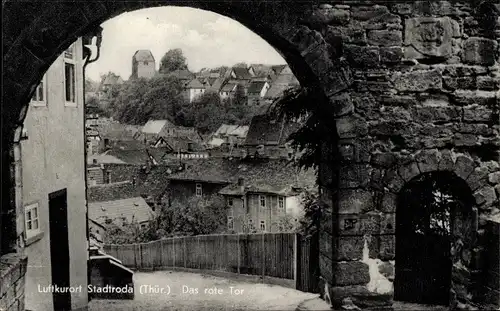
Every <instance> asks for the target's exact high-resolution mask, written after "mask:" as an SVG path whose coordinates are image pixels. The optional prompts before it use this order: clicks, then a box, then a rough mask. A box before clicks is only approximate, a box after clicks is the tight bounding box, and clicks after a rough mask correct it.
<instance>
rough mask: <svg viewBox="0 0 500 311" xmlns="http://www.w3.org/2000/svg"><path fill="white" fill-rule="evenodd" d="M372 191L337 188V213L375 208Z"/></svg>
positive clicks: (349, 212) (366, 210)
mask: <svg viewBox="0 0 500 311" xmlns="http://www.w3.org/2000/svg"><path fill="white" fill-rule="evenodd" d="M373 195H374V194H373V193H372V192H370V191H365V190H361V189H356V190H352V189H349V190H347V189H346V190H344V189H340V190H339V196H338V200H339V203H338V204H339V211H338V213H339V214H359V213H366V212H369V211H372V210H374V209H375V206H374V201H373Z"/></svg>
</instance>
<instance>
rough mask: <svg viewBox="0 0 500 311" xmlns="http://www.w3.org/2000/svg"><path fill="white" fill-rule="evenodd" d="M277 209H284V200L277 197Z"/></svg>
mask: <svg viewBox="0 0 500 311" xmlns="http://www.w3.org/2000/svg"><path fill="white" fill-rule="evenodd" d="M278 208H279V209H280V210H283V209H285V198H284V197H278Z"/></svg>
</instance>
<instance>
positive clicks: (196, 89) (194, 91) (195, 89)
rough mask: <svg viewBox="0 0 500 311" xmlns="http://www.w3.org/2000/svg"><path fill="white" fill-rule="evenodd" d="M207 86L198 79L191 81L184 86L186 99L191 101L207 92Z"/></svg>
mask: <svg viewBox="0 0 500 311" xmlns="http://www.w3.org/2000/svg"><path fill="white" fill-rule="evenodd" d="M205 90H206V87H205V85H204V84H203V83H201V82H200V81H199V80H198V79H193V80H191V81H189V83H187V84H186V86H185V87H184V99H185V100H186V101H188V102H190V103H192V102H193V101H194V100H196V99H197V98H199V97H200V96H201V95H203V93H205Z"/></svg>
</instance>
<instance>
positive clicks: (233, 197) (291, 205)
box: [168, 158, 316, 232]
mask: <svg viewBox="0 0 500 311" xmlns="http://www.w3.org/2000/svg"><path fill="white" fill-rule="evenodd" d="M315 187H316V173H315V172H314V171H312V170H299V169H298V168H296V167H294V166H290V165H288V164H287V161H281V160H276V159H263V160H258V161H246V160H238V159H228V158H225V159H223V158H210V159H207V160H204V161H202V160H197V161H192V162H189V163H187V164H186V165H185V167H184V169H183V170H182V171H178V172H174V173H172V174H171V175H170V176H168V197H169V198H168V201H169V204H171V205H176V204H186V202H188V200H190V199H192V198H196V197H199V198H208V197H211V196H222V197H224V198H225V201H226V208H227V210H228V219H227V220H228V229H229V230H230V231H235V232H243V231H246V232H248V230H247V229H246V228H247V227H248V224H249V223H253V224H254V225H255V226H257V227H255V228H256V229H257V231H259V230H260V231H271V232H273V231H276V230H277V229H278V227H279V221H280V220H281V219H283V218H285V215H288V216H291V217H292V219H295V218H297V219H298V218H300V216H301V214H302V212H303V206H302V205H301V202H300V200H299V195H300V193H301V192H302V191H304V190H305V189H307V190H312V189H314V188H315ZM250 220H251V221H250Z"/></svg>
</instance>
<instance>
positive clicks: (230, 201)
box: [227, 198, 234, 206]
mask: <svg viewBox="0 0 500 311" xmlns="http://www.w3.org/2000/svg"><path fill="white" fill-rule="evenodd" d="M233 204H234V200H233V198H228V199H227V206H233Z"/></svg>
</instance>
